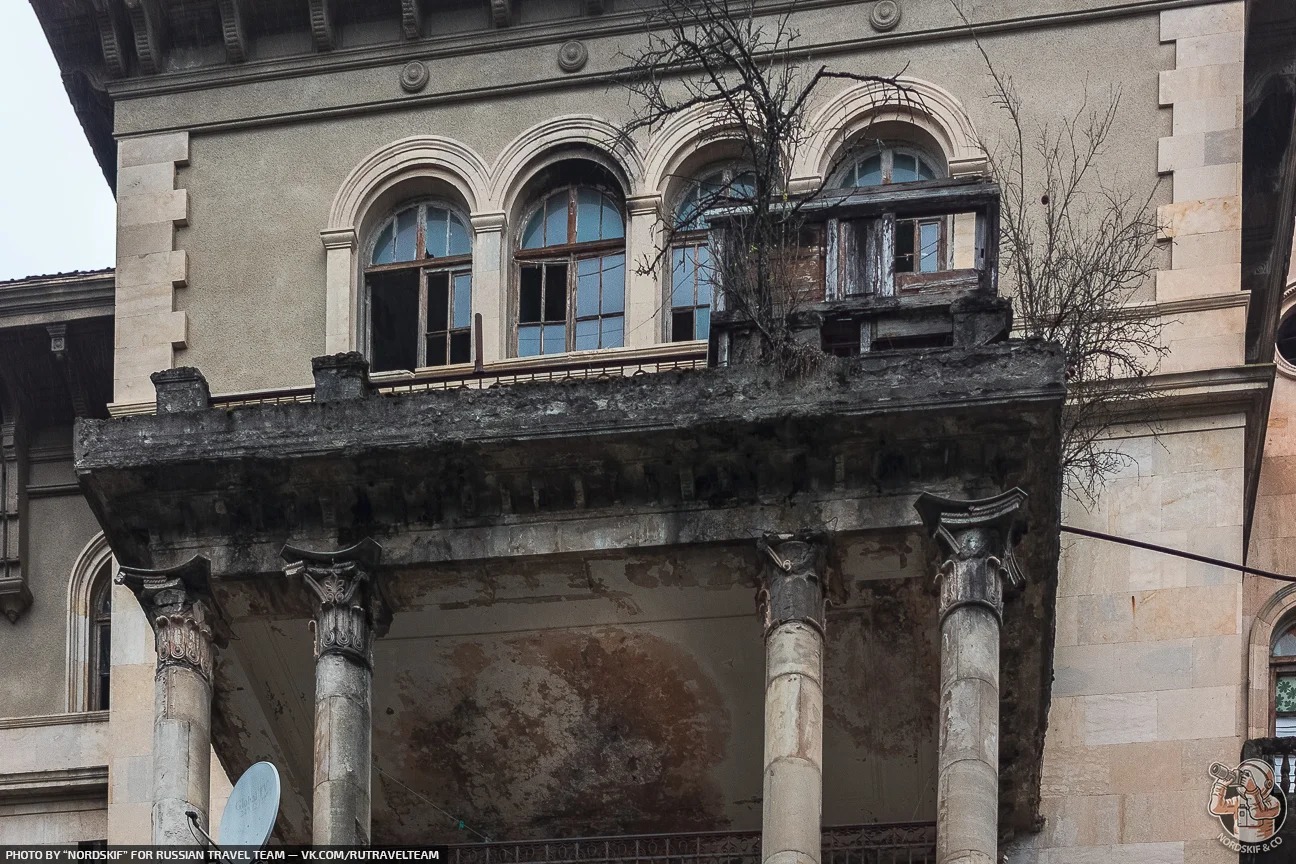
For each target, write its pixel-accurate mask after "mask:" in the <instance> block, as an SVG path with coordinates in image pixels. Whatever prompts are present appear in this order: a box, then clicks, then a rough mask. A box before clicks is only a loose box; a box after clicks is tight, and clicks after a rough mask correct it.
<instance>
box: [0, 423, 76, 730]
mask: <svg viewBox="0 0 1296 864" xmlns="http://www.w3.org/2000/svg"><path fill="white" fill-rule="evenodd" d="M70 438H71V434H70V430H67V429H61V430H46V431H45V432H43V433H42V434H40V435H39V436H38V437H37V439H36V441H35V442H34V443H33V446H32V448H31V450H32V459H31V465H30V470H29V476H28V487H29V489H37V490H38V492H39V488H38V487H46V488H48V487H51V486H65V487H66V488H65V489H64V490H62V491H57V492H56V494H38V495H35V496H32V497H31V498H30V500H29V502H28V505H27V506H28V509H27V519H26V524H25V525H24V526H23V527H24V530H26V531H27V532H30V533H29V534H28V538H29V539H28V560H27V562H26V564H27V566H26V572H27V584H28V586H29V587H30V589H31V592H32V605H31V608H29V609H28V610H27V612H26V613H25V614H24V615H23V616H22V617H21V618H19V619H18V621H17V622H15V623H13V624H10V623H9V622H8V621H3V620H0V656H3V657H9V658H14V657H21V658H22V663H21V671H22V674H21V675H0V717H26V716H33V715H42V714H58V713H62V712H64V711H67V710H68V704H67V692H68V687H67V676H68V669H67V620H68V587H69V584H70V582H71V575H72V568H73V565H74V564H75V563H76V560H77V556H78V555H79V554H80V553H81V550H82V549H83V548H84V547H85V545H86V543H88V542H89V541H90V538H92V537H93V536H94V535H95V534H96V533H98V531H99V526H98V524H97V523H96V522H95V518H94V515H93V514H92V513H91V512H90V508H89V506H88V505H87V504H86V503H85V500H84V499H83V498H82V497H81V494H80V492H79V491H78V490H77V489H76V488H75V486H74V485H73V484H75V483H76V477H75V476H74V474H73V472H72V454H71V440H70ZM33 681H41V682H43V685H42V686H39V687H33V686H32V682H33Z"/></svg>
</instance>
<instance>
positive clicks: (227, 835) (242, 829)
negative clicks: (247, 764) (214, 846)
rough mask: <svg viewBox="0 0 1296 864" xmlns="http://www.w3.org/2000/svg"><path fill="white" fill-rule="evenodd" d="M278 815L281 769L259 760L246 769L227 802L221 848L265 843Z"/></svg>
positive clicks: (221, 827) (257, 845) (221, 832)
mask: <svg viewBox="0 0 1296 864" xmlns="http://www.w3.org/2000/svg"><path fill="white" fill-rule="evenodd" d="M278 815H279V771H278V770H277V769H276V768H275V766H273V765H271V764H270V763H269V762H258V763H256V764H255V765H253V766H252V767H251V768H249V769H247V770H246V771H244V772H243V776H242V777H240V778H239V779H238V782H237V783H235V784H234V791H233V792H231V793H230V796H229V800H228V801H226V802H225V812H224V814H223V815H222V816H221V824H220V845H221V847H222V848H223V847H225V846H255V847H257V848H260V847H262V846H264V845H265V844H266V842H267V841H269V839H270V832H271V831H273V830H274V824H275V818H276V817H277V816H278Z"/></svg>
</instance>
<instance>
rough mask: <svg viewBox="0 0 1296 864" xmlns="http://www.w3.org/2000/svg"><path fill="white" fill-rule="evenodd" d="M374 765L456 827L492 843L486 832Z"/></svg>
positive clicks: (382, 773) (375, 764) (389, 778)
mask: <svg viewBox="0 0 1296 864" xmlns="http://www.w3.org/2000/svg"><path fill="white" fill-rule="evenodd" d="M373 767H374V770H375V771H377V772H378V773H379V774H381V775H382V776H384V777H386V778H387V779H388V780H390V781H392V782H393V783H395V784H396V785H397V786H399V787H401V788H402V789H404V790H405V791H406V792H408V793H410V794H411V795H413V796H414V797H415V798H418V799H419V800H420V801H422V802H423V803H424V804H426V805H428V806H429V807H431V808H432V809H433V810H435V811H437V812H438V813H440V814H441V815H442V816H444V817H446V818H447V819H449V820H450V824H451V825H454V826H455V827H456V828H458V829H459V830H460V831H468V832H470V833H472V834H476V835H477V836H478V837H480V838H481V839H482V842H483V843H490V842H491V838H489V837H487V836H486V835H485V834H483V833H481V832H480V831H478V830H477V829H476V828H474V827H472V826H471V825H469V824H468V823H467V822H465V821H464V820H462V819H460V818H459V817H457V816H454V815H452V814H450V813H447V812H446V811H444V810H442V809H441V808H440V807H438V806H437V805H436V804H435V803H433V802H432V800H431V799H429V798H428V797H427V796H426V795H424V794H422V793H421V792H416V791H414V790H413V789H411V788H410V787H408V786H406V785H405V784H404V783H402V782H401V781H399V780H397V779H396V778H395V777H393V776H392V775H390V774H388V773H387V772H386V771H384V770H383V769H382V768H381V767H380V766H379V765H378V763H377V762H375V763H373Z"/></svg>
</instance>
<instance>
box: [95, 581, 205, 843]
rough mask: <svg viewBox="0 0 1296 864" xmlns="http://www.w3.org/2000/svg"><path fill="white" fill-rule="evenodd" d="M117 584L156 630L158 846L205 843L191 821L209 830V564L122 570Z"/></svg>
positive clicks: (155, 797)
mask: <svg viewBox="0 0 1296 864" xmlns="http://www.w3.org/2000/svg"><path fill="white" fill-rule="evenodd" d="M116 579H117V582H118V583H120V584H122V585H125V586H127V587H128V588H130V589H131V591H132V592H134V594H135V597H136V598H137V599H138V600H139V603H140V606H142V607H143V608H144V614H145V615H146V616H148V620H149V623H150V624H151V625H152V627H153V633H154V637H155V639H156V643H155V644H156V646H157V675H156V678H155V679H154V680H155V684H154V689H153V843H155V844H157V845H165V846H192V845H195V844H199V843H201V842H202V841H201V840H200V839H199V835H197V834H196V833H195V832H194V830H193V827H192V824H191V823H190V821H189V816H188V814H189V813H196V814H197V819H198V824H199V825H200V826H202V829H203V830H204V831H206V830H208V823H207V818H208V812H207V811H208V803H209V798H210V795H211V704H212V680H213V679H212V671H213V665H214V661H215V650H214V649H215V644H216V640H217V636H216V632H217V625H218V623H219V619H218V616H217V614H216V607H215V605H214V604H213V602H212V599H211V595H210V592H209V585H210V564H209V562H208V561H207V559H206V558H203V557H194V558H191V559H190V560H189V561H187V562H186V563H184V564H181V565H179V566H178V567H172V568H169V569H165V570H144V569H140V568H136V567H121V568H119V570H118V573H117V577H116Z"/></svg>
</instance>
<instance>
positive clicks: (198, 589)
mask: <svg viewBox="0 0 1296 864" xmlns="http://www.w3.org/2000/svg"><path fill="white" fill-rule="evenodd" d="M210 572H211V565H210V563H209V562H208V560H207V559H206V558H203V557H202V556H195V557H193V558H191V559H189V560H188V561H186V562H185V563H184V564H181V565H179V566H177V567H170V568H167V569H163V570H145V569H142V568H138V567H121V568H119V570H118V573H117V579H116V581H117V583H118V584H120V585H125V586H126V587H128V588H130V589H131V591H132V592H134V594H135V597H136V599H137V600H139V603H140V606H141V607H143V609H144V613H145V615H147V616H148V620H149V623H150V624H152V625H153V635H154V637H155V640H156V642H155V644H156V646H157V672H158V674H159V675H160V674H161V673H162V670H164V669H166V668H167V667H172V666H179V667H184V668H188V669H192V670H193V671H195V672H197V673H198V674H199V675H201V676H202V677H203V678H204V679H205V680H207V681H208V682H210V681H211V680H212V668H213V665H214V662H215V646H216V644H217V643H218V641H220V639H219V635H218V632H217V627H216V626H215V625H217V623H218V622H219V616H218V615H217V614H216V611H215V606H214V604H213V601H212V599H211V594H210V592H209V590H208V585H209V576H210Z"/></svg>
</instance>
